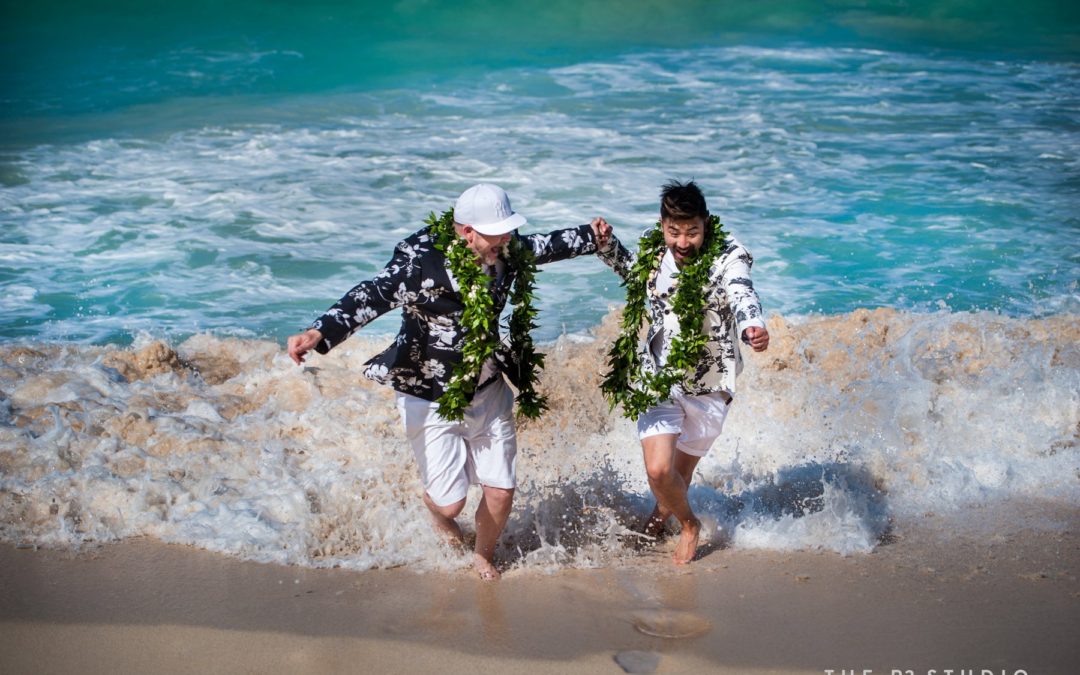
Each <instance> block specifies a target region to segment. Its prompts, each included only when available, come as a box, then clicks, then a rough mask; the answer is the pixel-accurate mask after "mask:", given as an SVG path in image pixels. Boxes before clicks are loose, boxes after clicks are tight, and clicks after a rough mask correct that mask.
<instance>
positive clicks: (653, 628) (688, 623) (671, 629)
mask: <svg viewBox="0 0 1080 675" xmlns="http://www.w3.org/2000/svg"><path fill="white" fill-rule="evenodd" d="M633 621H634V628H636V629H638V631H639V632H641V633H644V634H646V635H652V636H655V637H662V638H691V637H697V636H699V635H704V634H705V633H708V632H709V631H710V630H712V622H711V621H709V620H708V619H706V618H705V617H703V616H698V615H697V614H691V613H690V612H680V611H677V610H673V609H644V610H641V611H638V612H634V615H633Z"/></svg>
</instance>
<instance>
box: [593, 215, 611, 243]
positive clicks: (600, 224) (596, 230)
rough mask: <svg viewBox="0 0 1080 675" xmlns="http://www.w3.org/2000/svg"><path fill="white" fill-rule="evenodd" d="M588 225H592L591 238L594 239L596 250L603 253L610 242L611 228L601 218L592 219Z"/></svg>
mask: <svg viewBox="0 0 1080 675" xmlns="http://www.w3.org/2000/svg"><path fill="white" fill-rule="evenodd" d="M589 224H590V225H592V231H593V236H595V237H596V250H598V251H603V250H604V249H606V248H607V246H608V244H609V243H610V242H611V226H610V225H608V223H607V221H606V220H604V219H603V218H593V220H592V222H591V223H589Z"/></svg>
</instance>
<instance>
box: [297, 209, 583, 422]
mask: <svg viewBox="0 0 1080 675" xmlns="http://www.w3.org/2000/svg"><path fill="white" fill-rule="evenodd" d="M514 236H515V237H517V238H518V239H519V241H521V243H522V244H524V245H525V246H526V247H528V248H529V249H530V250H532V252H533V255H535V256H536V264H537V265H543V264H545V263H549V262H554V261H557V260H566V259H568V258H573V257H576V256H579V255H583V254H588V253H595V252H596V239H595V237H594V235H593V231H592V227H591V226H589V225H581V226H579V227H573V228H567V229H563V230H555V231H554V232H549V233H548V234H530V235H524V236H522V235H518V234H517V233H516V232H515V233H514ZM501 259H502V261H503V264H504V269H505V271H504V273H503V274H502V275H500V277H499V278H498V279H495V280H493V281H492V284H491V293H492V298H493V300H494V308H495V312H496V314H499V313H501V312H502V309H503V307H505V306H506V301H507V297H508V295H509V292H510V287H511V285H512V284H513V282H514V279H516V278H517V274H518V270H517V269H514V268H513V267H512V266H511V265H510V263H509V261H508V260H507V259H506V258H501ZM451 276H452V275H451V272H450V269H449V267H448V265H447V260H446V256H445V254H444V253H443V252H442V251H440V250H439V249H437V248H435V242H434V240H433V238H432V236H431V228H430V227H425V228H423V229H421V230H419V231H417V232H415V233H413V234H411V235H410V236H409V237H407V238H406V239H405V240H404V241H401V242H399V243H398V245H397V246H396V247H395V249H394V255H393V257H392V258H391V259H390V262H389V263H387V264H386V267H385V268H383V270H382V271H381V272H379V273H378V274H377V275H375V277H374V278H373V279H371V280H370V281H363V282H361V283H359V284H358V285H357V286H356V287H355V288H353V289H352V290H350V291H349V292H348V293H346V294H345V295H344V297H342V298H341V300H338V302H337V303H336V304H335V305H334V306H333V307H331V308H330V309H329V310H327V311H326V313H325V314H323V315H322V316H321V317H319V318H318V319H316V320H315V322H314V323H312V324H311V328H315V329H317V330H319V331H320V332H321V333H322V334H323V340H322V341H321V342H320V343H319V344H318V345H317V346H316V348H315V350H316V351H317V352H319V353H320V354H325V353H327V352H328V351H330V350H331V349H333V348H334V347H335V346H337V345H338V344H340V343H341V342H342V341H344V340H345V339H346V338H347V337H349V336H350V335H352V334H353V333H354V332H355V331H356V330H357V329H359V328H361V327H362V326H364V325H366V324H368V323H370V322H371V321H372V320H374V319H375V318H376V317H378V316H380V315H382V314H385V313H386V312H388V311H390V310H392V309H396V308H398V307H401V308H402V309H403V311H402V316H401V330H400V331H399V332H398V335H397V337H396V338H395V339H394V342H393V344H391V345H390V346H389V347H388V348H387V349H386V350H384V351H383V352H381V353H380V354H378V355H376V356H375V357H374V358H372V359H371V360H369V361H367V362H366V364H365V365H366V366H367V368H366V369H365V370H364V375H365V376H366V377H368V378H370V379H372V380H374V381H376V382H379V383H381V384H386V385H389V386H391V387H393V388H394V389H395V390H397V391H400V392H402V393H405V394H411V395H413V396H418V397H420V398H423V399H426V400H428V401H435V400H438V398H439V397H440V396H442V393H443V391H444V389H445V388H446V385H447V384H449V382H450V376H451V375H452V374H453V372H454V367H455V366H456V365H457V364H458V363H459V362H460V361H461V358H462V357H461V352H462V349H463V347H464V344H465V337H466V335H467V333H466V331H465V329H464V328H463V327H462V326H461V317H462V314H463V313H464V311H465V305H464V302H463V300H462V297H461V294H460V293H459V292H458V290H457V284H456V282H454V281H453V280H452V278H451ZM496 360H497V361H498V364H499V367H500V369H501V370H503V372H505V373H506V374H507V375H509V376H510V377H511V382H513V383H514V384H515V385H516V384H517V377H516V360H515V359H514V357H513V355H512V354H510V352H509V350H508V349H506V348H505V345H503V347H502V348H501V349H500V350H499V352H498V353H497V354H496ZM478 384H485V383H478Z"/></svg>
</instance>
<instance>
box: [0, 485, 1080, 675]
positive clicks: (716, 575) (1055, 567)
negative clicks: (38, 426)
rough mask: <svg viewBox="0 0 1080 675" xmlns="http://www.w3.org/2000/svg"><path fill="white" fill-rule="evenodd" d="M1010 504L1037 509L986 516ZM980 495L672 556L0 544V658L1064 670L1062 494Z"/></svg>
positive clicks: (1073, 611) (1072, 580)
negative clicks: (414, 563) (348, 557)
mask: <svg viewBox="0 0 1080 675" xmlns="http://www.w3.org/2000/svg"><path fill="white" fill-rule="evenodd" d="M1016 508H1024V509H1026V510H1027V512H1028V516H1027V517H1026V518H1022V519H1021V520H1022V521H1023V522H1026V523H1029V524H1035V526H1034V527H1025V528H1023V529H1014V530H1012V531H1008V532H1006V531H997V530H995V528H994V527H993V526H991V525H989V524H990V523H993V522H995V521H996V520H997V519H998V518H999V517H1000V516H1002V515H1003V513H999V512H996V510H997V509H1008V510H1009V511H1010V512H1011V514H1012V519H1013V520H1014V521H1016V520H1017V519H1016V514H1015V511H1016ZM985 511H986V512H985V513H984V514H979V515H980V518H979V521H980V522H983V523H986V524H987V528H986V531H985V532H976V531H968V532H966V533H963V534H958V533H956V532H953V531H951V528H950V526H949V524H948V522H947V521H945V520H943V519H942V518H941V517H938V516H935V515H933V514H927V515H926V516H925V522H924V523H921V524H919V525H918V526H917V527H907V528H903V529H902V530H901V531H899V532H898V533H897V534H896V535H895V536H894V538H893V539H892V540H891V541H889V542H888V543H886V544H884V545H882V546H880V547H878V548H877V549H876V550H875V551H874V552H872V553H869V554H861V555H851V556H840V555H837V554H835V553H824V552H812V551H797V552H778V551H763V550H730V549H727V550H725V549H718V550H704V551H703V552H702V553H703V555H702V556H701V558H700V559H699V560H698V561H696V562H695V563H694V564H692V565H690V566H687V567H679V568H676V567H675V566H673V565H672V564H671V563H670V562H669V559H668V558H669V555H670V550H669V549H670V544H667V545H660V546H658V547H657V548H656V549H654V550H652V551H649V552H645V553H642V555H641V556H640V557H638V558H636V559H633V560H630V561H628V562H627V563H625V564H622V565H619V566H615V567H609V568H603V569H592V570H563V571H559V572H557V573H554V574H550V575H545V574H540V573H537V572H535V571H528V572H526V571H522V570H514V569H511V570H509V571H508V573H507V574H506V575H505V577H504V578H503V580H502V581H501V582H498V583H483V582H480V581H478V580H475V579H473V578H472V577H471V576H470V575H468V574H466V573H465V572H461V573H458V574H447V573H425V574H419V573H416V572H414V571H412V570H410V569H407V568H398V569H387V570H371V571H367V572H355V571H346V570H342V569H311V568H300V567H285V566H278V565H265V564H258V563H252V562H242V561H239V560H236V559H232V558H229V557H225V556H221V555H218V554H215V553H211V552H206V551H201V550H197V549H194V548H190V547H186V546H177V545H167V544H162V543H160V542H156V541H153V540H149V539H138V540H129V541H125V542H121V543H115V544H108V545H103V546H100V547H98V548H89V549H84V550H83V551H82V552H79V553H73V552H70V551H49V550H44V549H40V550H34V549H27V548H16V547H13V546H10V545H5V546H3V547H0V569H3V573H2V575H0V671H2V672H5V673H72V672H79V673H116V672H155V673H173V672H200V673H203V672H207V673H209V672H224V673H241V672H251V673H255V672H258V673H285V672H288V673H297V672H299V673H304V672H380V673H382V672H398V673H414V672H442V673H459V672H460V673H464V672H476V671H478V670H481V669H487V668H498V669H499V670H500V671H503V672H505V671H508V670H511V669H512V670H513V671H515V672H527V673H533V672H536V673H577V672H581V673H592V672H596V673H616V672H622V671H623V668H622V667H621V666H620V665H619V663H617V662H616V657H618V658H619V659H620V660H621V661H623V662H624V663H626V664H629V665H628V667H629V668H630V669H631V672H661V673H673V672H717V673H728V672H730V673H748V672H806V673H812V672H817V673H823V672H825V671H826V670H828V669H832V670H834V671H836V672H837V673H839V672H840V671H841V670H845V671H846V672H851V671H852V670H855V671H857V672H860V673H861V672H863V671H864V670H872V671H873V672H874V673H889V674H891V673H892V672H893V671H894V670H901V671H912V672H914V673H929V672H930V671H932V670H933V671H936V673H937V674H938V675H941V674H943V673H945V671H946V670H947V669H952V670H953V671H954V673H959V672H960V670H961V669H968V670H974V672H975V673H976V675H985V673H983V672H982V671H983V670H984V669H985V670H987V671H990V672H992V673H994V675H998V674H999V673H1002V672H1005V673H1009V674H1010V675H1011V674H1013V673H1016V672H1017V671H1023V672H1026V673H1029V674H1035V673H1040V674H1041V673H1073V672H1077V668H1080V642H1078V641H1077V640H1076V634H1077V633H1076V631H1077V627H1078V626H1080V621H1078V620H1080V586H1078V584H1077V578H1076V571H1077V568H1076V565H1077V562H1078V560H1080V558H1078V550H1080V549H1078V547H1080V539H1078V537H1077V527H1076V526H1077V524H1078V521H1080V515H1078V514H1077V513H1076V512H1075V511H1068V510H1066V511H1062V509H1061V508H1060V507H1056V508H1054V507H1046V508H1042V509H1040V508H1039V507H1036V506H1032V505H1027V506H1024V507H1015V506H996V507H992V508H991V507H986V508H985ZM648 633H653V634H652V635H650V634H648ZM661 635H667V636H680V637H662V636H661ZM635 657H636V658H637V659H638V661H634V660H633V659H634V658H635ZM634 663H636V664H637V666H636V668H637V670H636V671H635V670H634V669H635V666H634V665H633V664H634ZM650 668H655V670H650Z"/></svg>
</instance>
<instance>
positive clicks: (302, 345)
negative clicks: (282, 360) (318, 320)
mask: <svg viewBox="0 0 1080 675" xmlns="http://www.w3.org/2000/svg"><path fill="white" fill-rule="evenodd" d="M322 339H323V335H322V333H320V332H319V331H317V330H315V329H314V328H309V329H307V330H306V331H304V332H303V333H299V334H297V335H290V336H289V340H288V347H289V358H291V359H292V360H293V361H296V365H298V366H299V365H302V364H303V363H304V355H305V354H307V353H308V352H309V351H311V350H312V349H315V345H317V344H319V341H320V340H322Z"/></svg>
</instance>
